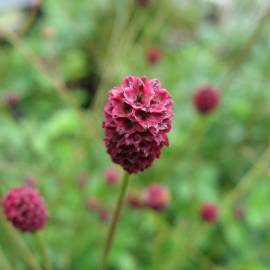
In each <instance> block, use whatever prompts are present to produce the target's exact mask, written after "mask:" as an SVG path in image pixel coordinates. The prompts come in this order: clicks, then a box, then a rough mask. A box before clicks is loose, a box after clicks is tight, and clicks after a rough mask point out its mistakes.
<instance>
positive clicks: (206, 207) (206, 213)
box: [200, 203, 218, 223]
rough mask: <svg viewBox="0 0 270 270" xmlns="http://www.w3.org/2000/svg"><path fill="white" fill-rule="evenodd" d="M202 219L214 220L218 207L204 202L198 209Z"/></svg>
mask: <svg viewBox="0 0 270 270" xmlns="http://www.w3.org/2000/svg"><path fill="white" fill-rule="evenodd" d="M200 215H201V218H202V220H204V221H206V222H213V223H214V222H216V221H217V218H218V208H217V206H216V205H215V204H213V203H204V204H203V205H202V206H201V209H200Z"/></svg>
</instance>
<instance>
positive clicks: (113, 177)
mask: <svg viewBox="0 0 270 270" xmlns="http://www.w3.org/2000/svg"><path fill="white" fill-rule="evenodd" d="M104 177H105V181H106V183H107V184H108V185H115V184H117V183H118V182H119V181H120V173H119V172H118V171H117V170H116V169H114V168H108V169H107V170H106V171H105V173H104Z"/></svg>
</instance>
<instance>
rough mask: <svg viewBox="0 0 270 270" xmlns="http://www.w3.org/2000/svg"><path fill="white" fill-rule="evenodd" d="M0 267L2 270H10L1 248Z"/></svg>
mask: <svg viewBox="0 0 270 270" xmlns="http://www.w3.org/2000/svg"><path fill="white" fill-rule="evenodd" d="M0 266H1V269H3V270H12V267H11V265H10V264H9V261H8V259H7V257H6V255H5V253H4V252H3V249H2V247H1V246H0Z"/></svg>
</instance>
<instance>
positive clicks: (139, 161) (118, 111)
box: [103, 76, 173, 173]
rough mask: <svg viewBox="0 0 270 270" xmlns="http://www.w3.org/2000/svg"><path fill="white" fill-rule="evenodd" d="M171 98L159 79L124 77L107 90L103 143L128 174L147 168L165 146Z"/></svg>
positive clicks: (170, 113) (169, 121) (169, 124)
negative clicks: (117, 84) (116, 84)
mask: <svg viewBox="0 0 270 270" xmlns="http://www.w3.org/2000/svg"><path fill="white" fill-rule="evenodd" d="M172 105H173V101H172V99H171V96H170V95H169V93H168V92H167V90H165V89H164V88H161V86H160V81H158V80H148V79H147V78H146V77H135V76H129V77H126V78H125V79H124V80H123V82H122V84H121V85H120V86H118V87H113V88H112V89H111V90H110V92H109V98H108V103H107V104H106V106H105V108H104V115H105V119H104V121H103V127H104V129H105V139H104V141H105V145H106V147H107V152H108V153H109V154H110V156H111V158H112V160H113V161H114V162H115V163H118V164H120V165H121V166H122V167H123V168H124V169H125V170H126V171H128V172H129V173H137V172H139V171H143V170H144V169H146V168H148V167H150V166H151V165H152V163H153V161H154V160H155V159H156V158H158V157H159V156H160V153H161V149H162V148H163V146H165V145H169V140H168V137H167V133H168V132H169V131H170V130H171V118H172V116H173V113H172Z"/></svg>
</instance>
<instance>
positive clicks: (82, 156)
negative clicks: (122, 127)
mask: <svg viewBox="0 0 270 270" xmlns="http://www.w3.org/2000/svg"><path fill="white" fill-rule="evenodd" d="M269 33H270V6H269V1H268V0H265V1H263V0H257V1H255V0H238V1H233V0H208V1H206V0H205V1H203V0H166V1H162V0H126V1H125V0H91V1H90V0H80V1H72V0H58V1H53V0H44V1H41V0H0V123H1V132H0V149H1V151H0V179H1V192H3V193H5V192H7V191H8V190H9V189H10V188H11V187H15V186H20V185H25V184H27V185H34V186H36V187H37V188H38V189H40V192H41V194H42V195H43V197H44V200H45V201H46V203H47V205H48V209H49V221H48V224H47V226H46V227H45V229H44V230H43V231H42V232H41V233H42V235H43V237H44V240H45V243H46V248H47V250H48V253H49V259H50V261H51V263H52V265H53V269H82V270H84V269H93V270H94V269H98V265H99V262H100V258H101V254H102V247H103V244H104V240H105V237H106V233H107V229H108V225H109V220H110V217H111V216H112V212H113V209H114V208H113V206H114V204H115V202H116V199H117V195H118V192H119V187H120V183H119V182H120V180H119V179H120V178H121V174H122V171H121V169H120V167H119V166H116V165H113V164H112V162H111V160H110V157H109V156H108V155H107V154H106V149H105V147H104V144H103V130H102V125H101V122H102V118H103V115H102V111H103V106H104V104H105V103H106V100H107V93H108V91H109V90H110V89H111V88H112V87H113V86H116V85H119V84H120V83H121V80H122V78H123V77H124V76H127V75H136V76H142V75H146V76H147V77H148V78H158V79H160V80H161V82H162V86H163V87H164V88H166V89H167V90H168V91H169V92H170V93H171V94H172V97H173V99H174V113H175V116H174V119H173V127H174V128H173V130H172V131H171V133H170V134H169V139H170V147H167V148H166V149H164V151H163V152H162V155H161V158H160V159H159V160H156V161H155V163H154V165H153V166H152V167H151V168H150V169H148V170H146V171H145V172H143V173H140V174H137V175H134V176H132V183H131V187H130V189H129V194H128V199H127V203H126V206H125V209H124V211H123V215H122V220H121V222H120V225H119V228H118V233H117V236H116V239H115V243H114V245H113V250H112V253H111V256H110V266H109V269H112V270H113V269H115V270H159V269H161V270H180V269H184V270H193V269H194V270H195V269H196V270H197V269H202V270H204V269H205V270H208V269H215V270H220V269H229V270H238V269H239V270H242V269H244V270H249V269H250V270H264V269H269V268H270V259H269V248H270V231H269V226H270V212H269V205H268V203H269V198H270V186H269V176H270V171H269V169H270V168H269V165H268V164H269V162H270V149H268V145H269V140H270V137H269V132H270V106H269V105H270V92H269V86H270V80H269V75H270V74H269V71H270V35H269ZM204 85H212V86H214V87H215V88H217V89H218V90H219V92H220V95H221V97H220V104H219V106H218V107H217V108H216V109H215V110H214V111H212V112H211V113H209V114H207V115H204V116H202V115H200V114H199V113H198V112H197V110H196V108H195V107H194V104H193V95H194V93H195V92H196V89H198V88H199V87H201V86H204ZM112 178H113V180H112ZM151 183H158V184H161V185H163V186H165V187H166V188H167V189H168V192H170V200H169V199H168V200H167V202H166V205H167V207H166V209H164V210H163V211H155V210H153V209H150V208H147V207H142V206H141V200H142V197H143V194H144V192H145V190H146V189H147V188H148V186H149V185H150V184H151ZM209 203H210V204H211V205H212V208H214V212H215V213H214V218H212V219H211V218H210V220H209V218H208V219H207V218H205V216H204V215H203V213H202V208H203V207H204V206H205V204H209ZM0 228H1V232H2V233H1V234H0V246H1V248H2V249H3V250H4V253H5V254H6V257H7V259H8V261H9V263H10V265H11V267H12V268H11V269H15V270H21V269H22V270H24V269H30V268H29V266H27V264H26V263H25V260H24V258H23V256H21V255H22V254H21V252H20V251H19V249H18V248H17V247H16V245H15V244H14V243H13V242H12V241H10V238H9V235H8V233H6V232H5V229H4V226H3V224H2V223H1V222H0ZM20 237H22V238H23V241H25V243H26V244H27V246H28V247H29V249H30V250H31V251H32V252H33V254H34V255H35V258H36V260H37V261H38V262H40V263H41V264H42V258H41V256H40V254H39V253H38V251H37V249H36V242H35V240H34V239H33V237H32V235H28V234H22V235H20ZM0 255H1V254H0ZM0 257H1V256H0ZM0 261H1V260H0ZM0 268H1V269H4V268H2V267H1V266H0Z"/></svg>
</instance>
